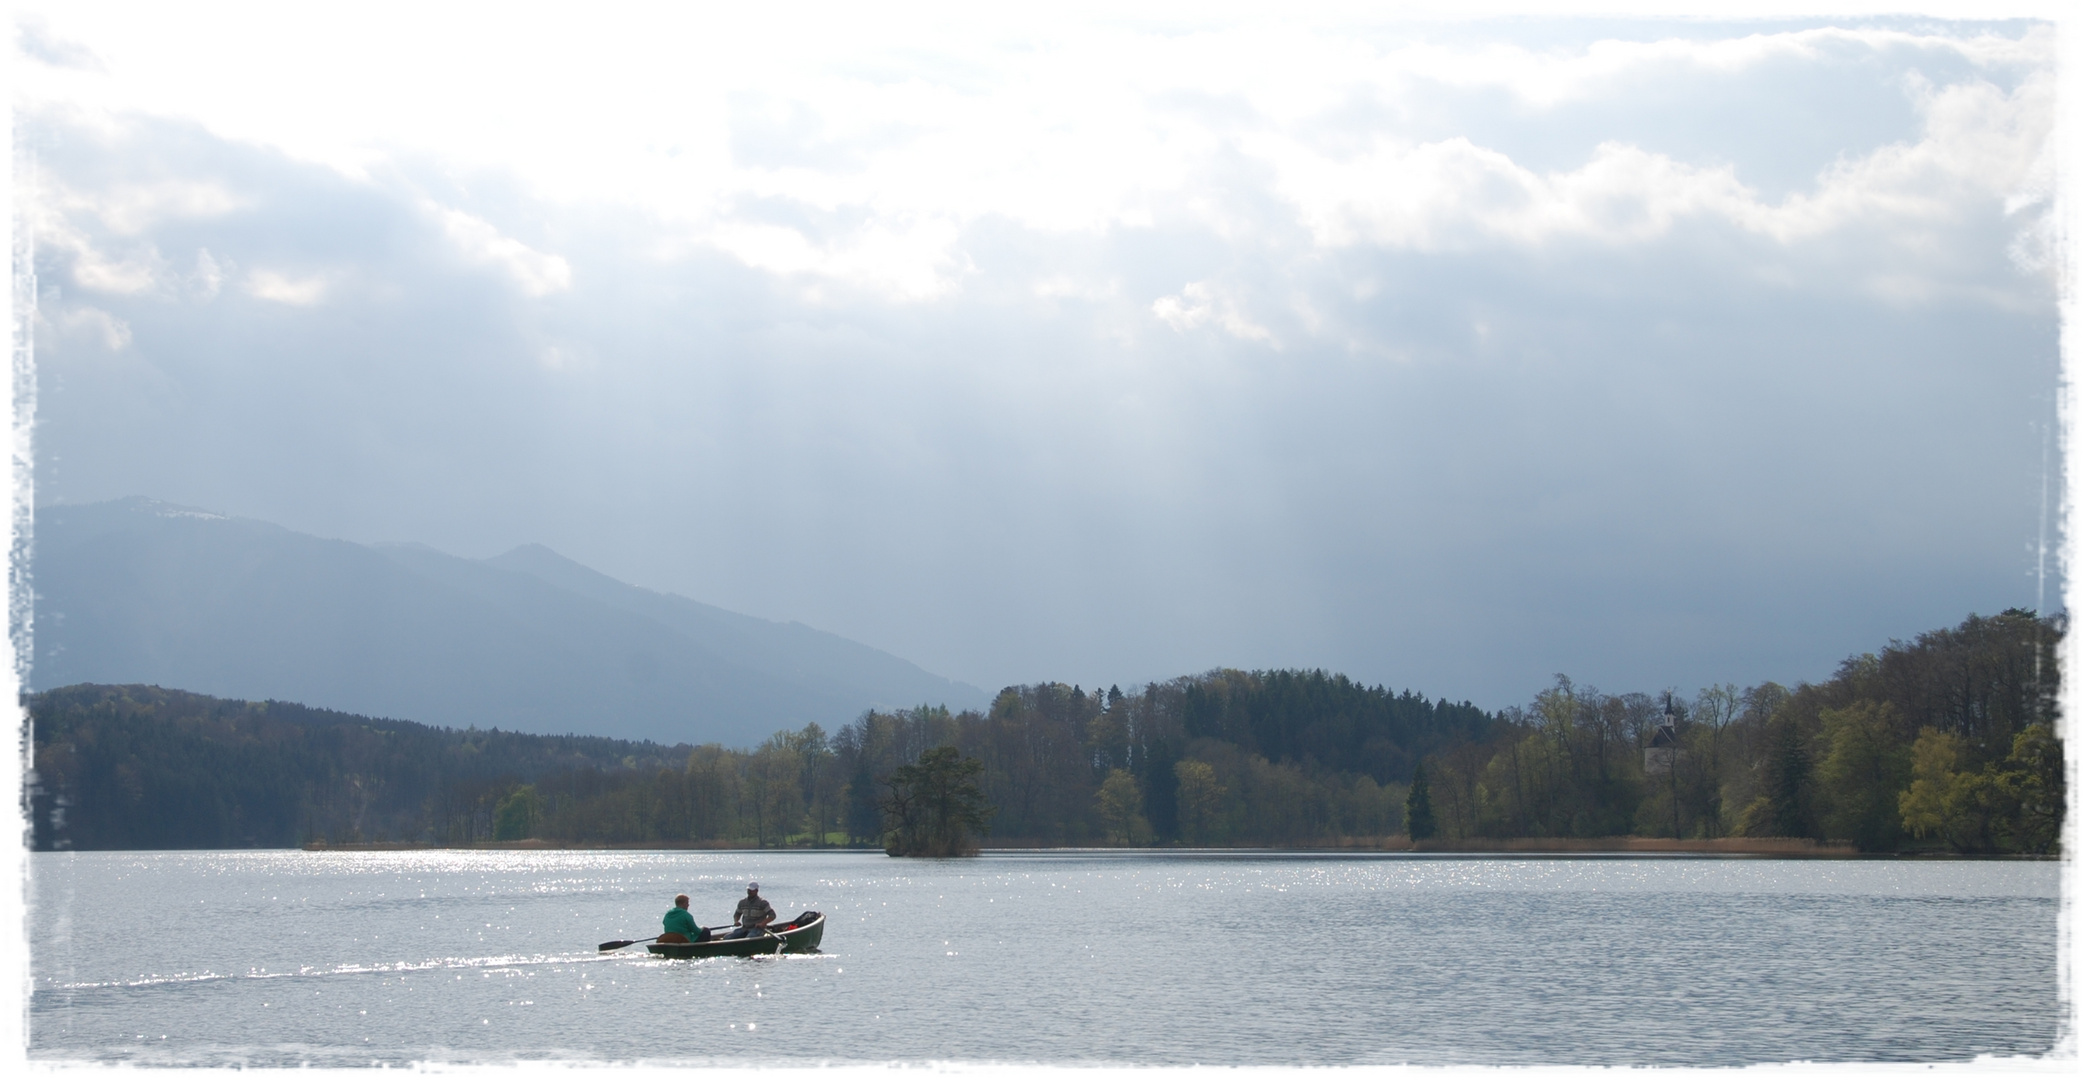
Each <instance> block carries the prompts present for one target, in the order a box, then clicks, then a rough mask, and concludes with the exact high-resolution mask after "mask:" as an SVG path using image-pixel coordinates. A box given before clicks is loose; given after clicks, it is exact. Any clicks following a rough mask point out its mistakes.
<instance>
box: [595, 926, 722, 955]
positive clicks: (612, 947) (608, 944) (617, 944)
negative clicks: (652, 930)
mask: <svg viewBox="0 0 2086 1080" xmlns="http://www.w3.org/2000/svg"><path fill="white" fill-rule="evenodd" d="M730 925H731V924H730V923H725V924H724V926H705V927H703V929H705V930H709V931H712V932H715V931H718V930H722V929H724V927H725V926H730ZM657 940H658V939H657V938H644V937H640V938H631V939H630V940H629V941H604V942H602V943H601V950H600V951H602V952H615V951H616V950H617V949H627V948H629V947H630V946H632V945H635V944H637V943H638V942H640V941H657Z"/></svg>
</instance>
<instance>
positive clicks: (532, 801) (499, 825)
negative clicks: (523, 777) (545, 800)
mask: <svg viewBox="0 0 2086 1080" xmlns="http://www.w3.org/2000/svg"><path fill="white" fill-rule="evenodd" d="M541 812H542V800H540V799H538V798H537V797H536V786H535V785H534V784H523V785H522V786H520V787H518V788H515V789H514V790H513V791H512V792H510V793H508V795H507V797H506V798H504V799H501V800H500V804H499V806H498V807H496V808H495V809H494V810H493V839H495V840H526V839H528V838H529V836H530V834H531V833H532V832H533V831H534V830H535V827H536V819H537V817H538V816H539V815H540V814H541Z"/></svg>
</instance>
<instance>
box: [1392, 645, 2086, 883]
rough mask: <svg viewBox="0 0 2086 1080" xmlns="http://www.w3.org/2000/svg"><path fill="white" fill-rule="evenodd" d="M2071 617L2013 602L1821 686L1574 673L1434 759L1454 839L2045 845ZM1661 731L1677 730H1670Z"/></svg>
mask: <svg viewBox="0 0 2086 1080" xmlns="http://www.w3.org/2000/svg"><path fill="white" fill-rule="evenodd" d="M2062 636H2063V628H2062V626H2061V624H2060V623H2059V622H2058V621H2057V620H2056V619H2038V618H2037V617H2036V616H2035V615H2034V614H2033V613H2032V612H2027V611H2020V610H2010V611H2006V612H2002V613H2001V614H1999V615H1995V616H1991V617H1989V618H1984V617H1978V616H1974V615H1973V616H1971V617H1970V618H1968V619H1966V620H1965V621H1964V622H1963V623H1962V624H1961V625H1959V626H1957V627H1955V628H1953V629H1946V630H1935V631H1931V632H1929V633H1925V634H1921V635H1920V636H1919V637H1918V638H1916V639H1914V640H1912V641H1909V642H1907V641H1894V642H1891V643H1890V645H1889V646H1888V647H1886V648H1885V649H1884V650H1883V651H1882V652H1880V653H1874V654H1865V655H1861V656H1856V657H1851V658H1849V659H1848V660H1847V661H1846V662H1845V663H1843V664H1841V665H1840V669H1839V671H1838V672H1837V673H1836V674H1835V675H1834V676H1833V677H1832V678H1831V679H1828V680H1826V681H1825V682H1823V683H1819V684H1816V685H1809V684H1804V685H1799V686H1797V687H1796V688H1795V689H1794V690H1791V689H1788V688H1785V687H1783V686H1780V685H1778V684H1775V683H1763V684H1761V685H1759V686H1753V687H1748V688H1746V689H1744V690H1741V689H1739V688H1738V687H1736V686H1731V685H1725V686H1720V687H1708V688H1706V689H1703V690H1702V691H1701V692H1700V693H1698V694H1696V695H1695V696H1694V697H1693V698H1692V699H1689V698H1684V697H1677V696H1661V697H1659V698H1653V697H1652V696H1650V695H1646V694H1641V693H1634V694H1620V695H1615V694H1604V693H1601V692H1600V691H1598V690H1596V689H1594V688H1593V687H1590V686H1576V685H1574V684H1573V683H1572V682H1571V680H1569V679H1567V678H1565V677H1563V676H1559V677H1558V680H1557V683H1556V685H1554V686H1552V687H1550V688H1549V689H1547V690H1544V691H1543V692H1541V693H1539V694H1537V695H1536V696H1535V700H1534V701H1533V702H1532V703H1531V704H1530V705H1528V706H1527V707H1525V708H1514V709H1508V710H1506V711H1505V712H1504V713H1503V714H1502V716H1501V720H1502V723H1501V725H1500V727H1499V728H1498V730H1497V732H1496V733H1495V735H1494V736H1493V737H1492V738H1490V739H1486V740H1479V741H1473V742H1469V743H1465V744H1462V745H1459V746H1455V747H1451V748H1448V749H1447V750H1445V751H1443V752H1440V753H1438V754H1436V755H1434V756H1433V757H1432V758H1431V759H1430V760H1429V762H1428V765H1427V773H1428V776H1429V778H1430V783H1429V785H1428V791H1429V800H1430V804H1431V809H1432V811H1433V814H1434V817H1435V818H1436V820H1437V821H1438V822H1439V828H1440V834H1441V836H1442V837H1444V838H1447V839H1450V840H1454V839H1456V838H1462V837H1498V838H1503V837H1520V836H1551V837H1564V836H1578V837H1590V836H1615V835H1622V834H1636V835H1640V836H1678V837H1705V838H1714V837H1721V836H1786V837H1811V838H1815V839H1831V840H1846V841H1852V842H1853V843H1854V844H1855V845H1856V846H1858V847H1860V848H1861V849H1863V850H1866V851H1893V850H1898V849H1901V848H1906V847H1912V848H1943V849H1952V850H1955V851H1961V852H1986V853H1992V852H2022V853H2046V852H2049V851H2051V850H2053V848H2054V846H2055V844H2056V841H2057V835H2058V824H2059V822H2060V820H2061V818H2062V815H2063V811H2064V797H2065V796H2064V765H2063V749H2062V746H2061V745H2060V744H2059V742H2058V740H2057V738H2056V736H2055V730H2056V721H2057V715H2058V713H2057V691H2058V685H2059V680H2058V670H2057V659H2056V658H2057V652H2056V649H2057V643H2058V641H2059V640H2060V639H2061V638H2062ZM1662 725H1663V726H1665V728H1666V731H1665V733H1664V734H1663V735H1662V734H1661V732H1660V728H1661V726H1662Z"/></svg>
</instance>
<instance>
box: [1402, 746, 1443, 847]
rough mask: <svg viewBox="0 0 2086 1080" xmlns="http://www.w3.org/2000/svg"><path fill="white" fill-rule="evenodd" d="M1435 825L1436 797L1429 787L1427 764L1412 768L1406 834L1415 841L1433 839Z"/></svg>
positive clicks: (1406, 807)
mask: <svg viewBox="0 0 2086 1080" xmlns="http://www.w3.org/2000/svg"><path fill="white" fill-rule="evenodd" d="M1435 830H1436V827H1435V824H1434V796H1433V793H1432V792H1431V791H1429V790H1428V787H1427V766H1426V763H1424V762H1422V763H1420V764H1417V765H1414V766H1413V767H1412V790H1410V791H1408V792H1406V793H1405V834H1406V835H1407V836H1410V837H1412V838H1413V839H1414V840H1429V839H1432V838H1433V836H1434V833H1435Z"/></svg>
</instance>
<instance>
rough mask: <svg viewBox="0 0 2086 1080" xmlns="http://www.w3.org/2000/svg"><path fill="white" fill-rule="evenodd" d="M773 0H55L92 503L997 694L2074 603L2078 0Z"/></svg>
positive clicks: (36, 48)
mask: <svg viewBox="0 0 2086 1080" xmlns="http://www.w3.org/2000/svg"><path fill="white" fill-rule="evenodd" d="M743 6H744V5H671V6H655V5H614V4H608V5H586V6H585V8H584V11H583V9H582V8H581V7H580V6H577V5H570V6H543V7H535V8H527V9H517V10H522V11H525V12H526V14H523V15H520V16H510V15H504V14H503V15H502V17H498V18H495V17H493V13H494V12H495V11H498V12H502V13H505V12H507V11H508V10H509V9H506V8H498V9H495V8H491V7H480V6H472V5H443V6H427V5H406V4H383V3H363V4H356V5H338V6H333V7H309V6H302V5H298V6H286V5H267V4H261V5H237V4H183V5H164V4H148V5H127V4H98V3H85V2H67V3H63V4H36V3H29V4H18V5H17V8H16V35H15V42H14V50H15V52H14V57H13V62H12V67H11V78H12V80H13V83H14V87H13V92H14V100H15V110H14V137H15V164H14V177H15V202H16V212H17V215H18V218H17V220H18V222H20V223H25V224H26V229H27V231H28V232H29V233H30V234H31V235H32V237H33V243H34V249H35V257H34V267H35V279H34V288H35V296H36V301H37V302H36V308H35V313H34V317H33V331H34V362H35V384H36V396H35V400H34V403H33V406H34V410H35V412H34V416H35V427H34V436H33V438H34V444H33V449H34V462H35V469H34V493H33V497H34V499H35V501H36V502H37V503H38V504H51V503H58V502H89V501H98V500H102V499H109V498H117V497H121V496H127V495H147V496H151V497H154V498H159V499H165V500H169V501H173V502H177V503H184V504H189V505H194V506H200V507H204V508H207V509H211V510H216V511H219V512H224V513H229V514H233V515H237V516H244V517H253V518H260V519H263V520H267V521H272V522H275V523H278V524H281V525H284V526H287V527H289V528H293V529H297V530H301V531H305V532H310V533H315V534H319V535H322V536H330V537H340V538H345V539H351V540H360V541H399V540H405V541H419V542H423V543H427V544H430V545H433V546H434V547H437V548H440V549H442V550H445V551H449V552H452V553H455V554H459V555H467V556H473V557H483V556H491V555H494V554H497V553H499V552H502V551H505V550H507V549H509V548H512V547H514V546H516V545H519V544H523V543H532V542H534V543H542V544H546V545H548V546H550V547H552V548H553V549H555V550H557V551H558V552H560V553H561V554H564V555H566V556H568V557H570V558H573V559H576V560H579V561H580V562H583V563H586V564H588V565H590V566H593V567H595V568H597V569H599V570H601V571H603V572H605V573H609V574H611V575H614V576H616V577H618V578H621V579H623V580H626V581H629V582H633V583H636V584H640V585H644V586H648V587H652V588H656V589H662V590H667V591H671V592H677V593H680V594H683V595H686V596H690V597H693V598H696V599H699V600H703V601H706V602H709V603H713V604H717V605H719V606H722V607H726V608H730V609H732V610H736V611H742V612H745V613H748V614H753V615H759V616H763V617H767V618H772V619H784V620H792V619H793V620H799V621H802V622H804V623H807V624H809V625H812V626H815V627H818V628H820V629H824V630H830V631H833V632H835V633H839V634H842V635H845V636H847V637H850V638H854V639H856V640H858V641H862V642H865V643H868V644H871V645H875V646H877V647H879V648H883V649H886V650H888V651H890V652H893V653H896V654H897V655H900V656H903V657H905V658H907V659H909V660H912V661H914V662H916V663H918V664H920V665H922V666H923V667H926V668H927V669H929V670H931V671H934V672H936V673H938V674H942V675H945V676H948V677H951V678H956V679H961V680H964V681H967V682H971V683H974V684H976V685H979V686H982V687H986V688H997V687H1000V686H1004V685H1008V684H1013V683H1025V682H1036V681H1045V680H1061V681H1064V682H1073V683H1083V684H1085V685H1087V686H1090V687H1091V686H1097V685H1107V684H1110V683H1116V684H1120V685H1122V686H1124V687H1125V688H1129V687H1132V686H1134V685H1137V684H1140V683H1142V682H1144V681H1146V680H1153V679H1165V678H1170V677H1173V676H1176V675H1182V674H1188V673H1193V672H1199V671H1204V670H1207V669H1210V668H1212V667H1217V666H1220V665H1221V666H1233V667H1244V668H1270V667H1311V668H1325V669H1327V670H1331V671H1338V672H1344V673H1347V674H1349V675H1351V676H1354V677H1356V678H1359V679H1362V680H1364V681H1366V682H1370V683H1382V684H1386V685H1389V686H1391V687H1392V688H1393V689H1401V688H1410V689H1413V690H1416V691H1418V692H1421V693H1424V694H1426V695H1428V696H1430V697H1446V698H1449V699H1452V700H1470V701H1473V702H1476V703H1477V704H1480V705H1482V706H1485V707H1488V708H1497V707H1503V706H1506V705H1510V704H1516V703H1520V702H1525V701H1526V700H1528V698H1529V697H1530V696H1531V695H1532V694H1534V693H1535V692H1536V691H1538V690H1540V689H1542V688H1543V687H1544V686H1546V685H1548V684H1549V682H1550V681H1551V678H1552V676H1553V674H1554V673H1564V674H1568V675H1570V676H1571V677H1572V678H1573V679H1574V680H1575V681H1576V682H1578V683H1580V684H1591V685H1595V686H1598V687H1599V688H1601V689H1604V690H1610V691H1614V692H1622V691H1628V690H1645V691H1656V690H1659V689H1664V688H1669V687H1670V688H1675V689H1679V690H1681V691H1684V692H1693V691H1694V690H1695V689H1697V688H1699V687H1702V686H1706V685H1710V684H1713V683H1723V682H1727V681H1728V682H1733V683H1737V684H1739V685H1740V686H1745V685H1748V684H1752V683H1757V682H1760V681H1764V680H1769V679H1772V680H1776V681H1779V682H1783V683H1792V684H1793V683H1794V682H1796V681H1799V680H1813V681H1815V680H1818V679H1822V678H1824V677H1827V676H1829V675H1830V674H1831V673H1832V671H1833V669H1834V668H1835V667H1836V666H1837V664H1838V662H1839V661H1840V660H1842V659H1844V658H1845V657H1847V656H1849V655H1850V654H1855V653H1860V652H1867V651H1874V650H1876V649H1879V648H1881V647H1882V646H1883V645H1884V644H1885V643H1886V642H1888V641H1889V640H1891V639H1893V638H1909V637H1911V636H1913V635H1916V634H1918V633H1920V632H1922V631H1925V630H1929V629H1933V628H1936V627H1940V626H1945V625H1952V624H1954V623H1956V622H1958V621H1960V620H1961V619H1962V618H1963V617H1964V616H1966V615H1968V614H1970V613H1972V612H1976V613H1981V614H1990V613H1993V612H1996V611H1998V610H2001V609H2004V608H2007V607H2015V606H2019V607H2035V606H2037V604H2038V603H2041V604H2042V606H2043V607H2044V608H2045V609H2046V610H2055V609H2056V608H2057V607H2058V606H2059V605H2060V596H2061V585H2062V582H2061V580H2060V579H2059V578H2058V577H2057V576H2056V575H2057V570H2058V567H2057V566H2056V564H2055V562H2054V560H2053V559H2051V558H2039V554H2038V552H2039V550H2040V545H2044V544H2047V545H2055V544H2056V542H2057V541H2058V531H2057V530H2058V526H2059V524H2060V518H2059V515H2058V513H2057V511H2058V508H2059V505H2060V497H2061V489H2062V475H2061V473H2062V466H2063V459H2062V445H2061V440H2060V432H2059V426H2058V421H2059V375H2060V360H2059V350H2058V333H2059V306H2060V299H2061V294H2060V285H2059V283H2060V280H2061V273H2060V270H2061V266H2060V255H2061V252H2060V251H2059V249H2058V247H2057V246H2056V242H2055V237H2056V236H2057V235H2058V233H2057V230H2056V227H2055V225H2054V222H2055V220H2056V219H2055V217H2054V214H2055V213H2056V211H2057V201H2056V195H2057V191H2058V179H2059V169H2058V167H2057V163H2056V159H2055V156H2054V155H2055V141H2054V137H2053V133H2054V131H2055V123H2056V115H2057V114H2056V105H2055V102H2056V87H2057V81H2058V68H2057V40H2058V38H2057V34H2056V32H2055V31H2054V30H2053V28H2052V27H2051V26H2050V25H2049V24H2047V23H2044V22H2038V21H2034V20H2014V21H1995V22H1970V21H1962V20H1960V19H1947V18H1934V17H1918V18H1906V17H1886V16H1857V17H1847V18H1839V19H1824V18H1793V17H1792V18H1779V19H1771V20H1769V19H1755V20H1735V19H1734V20H1726V21H1716V20H1709V19H1680V18H1671V17H1661V16H1658V15H1656V14H1651V15H1635V16H1628V17H1604V18H1574V17H1566V16H1545V15H1519V16H1515V17H1498V18H1487V19H1477V20H1466V21H1457V20H1455V19H1450V18H1445V17H1443V18H1420V19H1415V20H1414V21H1408V22H1397V21H1392V20H1389V19H1386V18H1384V17H1382V16H1381V15H1379V14H1372V13H1371V6H1339V5H1325V6H1320V7H1314V8H1310V9H1308V11H1307V14H1306V15H1304V16H1301V17H1299V16H1296V15H1293V14H1292V15H1289V16H1287V17H1283V18H1279V19H1278V18H1274V17H1272V16H1271V15H1269V14H1268V13H1267V12H1264V11H1256V10H1255V8H1254V7H1253V6H1225V5H1208V4H1198V5H1192V6H1191V5H1154V6H1147V7H1141V8H1137V9H1136V10H1135V11H1134V12H1132V13H1128V14H1125V13H1120V12H1115V11H1112V10H1111V9H1110V8H1109V7H1108V6H1090V7H1072V8H1069V9H1062V8H1059V7H1057V6H1053V7H1052V8H1051V12H1050V13H1045V12H1041V11H1026V10H1023V11H1014V12H1006V11H999V12H990V13H981V12H976V11H973V10H971V9H969V8H966V7H937V6H921V7H876V8H874V9H872V10H867V11H864V10H859V9H856V8H851V7H846V6H786V5H776V6H773V7H769V8H766V9H765V10H763V11H760V12H747V11H744V10H741V7H743ZM1066 10H1069V11H1070V14H1069V15H1064V16H1060V15H1058V14H1056V13H1060V12H1062V11H1066ZM2039 568H2040V569H2041V570H2043V571H2045V572H2046V573H2047V575H2048V576H2047V577H2042V576H2039Z"/></svg>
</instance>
